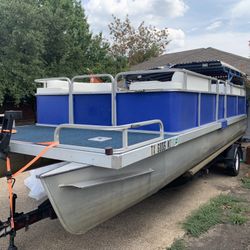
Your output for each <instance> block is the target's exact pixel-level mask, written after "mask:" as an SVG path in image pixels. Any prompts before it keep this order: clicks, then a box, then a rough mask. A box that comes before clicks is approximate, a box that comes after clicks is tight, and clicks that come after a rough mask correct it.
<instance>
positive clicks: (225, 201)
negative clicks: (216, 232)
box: [183, 195, 248, 237]
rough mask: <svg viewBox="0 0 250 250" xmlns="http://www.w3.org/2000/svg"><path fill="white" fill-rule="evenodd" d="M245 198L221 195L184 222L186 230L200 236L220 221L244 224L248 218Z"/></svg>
mask: <svg viewBox="0 0 250 250" xmlns="http://www.w3.org/2000/svg"><path fill="white" fill-rule="evenodd" d="M246 211H248V209H247V206H246V204H245V203H244V200H242V199H239V198H237V197H234V196H231V195H219V196H218V197H216V198H214V199H212V200H211V201H210V202H209V203H208V204H205V205H203V206H201V207H200V208H199V209H198V210H197V211H195V212H194V213H192V214H191V215H190V216H189V217H188V218H187V219H186V221H185V222H184V223H183V228H184V229H185V230H186V232H187V233H188V234H190V235H192V236H194V237H198V236H200V235H201V234H202V233H204V232H206V231H208V230H209V229H210V228H211V227H212V226H214V225H216V224H219V223H226V222H229V223H232V224H239V225H241V224H243V223H245V222H246V221H247V220H248V217H246V216H245V215H244V213H245V212H246Z"/></svg>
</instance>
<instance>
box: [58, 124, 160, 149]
mask: <svg viewBox="0 0 250 250" xmlns="http://www.w3.org/2000/svg"><path fill="white" fill-rule="evenodd" d="M153 124H158V125H159V136H158V137H156V138H153V139H148V140H146V141H143V142H138V143H134V144H132V145H129V143H128V132H129V129H136V128H138V127H143V126H147V125H153ZM62 129H83V130H99V131H120V132H121V133H122V147H121V148H118V149H113V152H121V151H125V150H131V149H134V148H137V147H142V146H146V145H148V144H151V143H155V142H158V141H161V140H163V139H164V126H163V123H162V121H161V120H149V121H143V122H135V123H131V124H125V125H120V126H99V125H84V124H83V125H82V124H61V125H59V126H57V127H56V129H55V132H54V141H56V142H59V144H60V133H61V130H62ZM156 135H157V134H156ZM85 148H86V147H85ZM88 148H91V147H88ZM95 151H97V150H95ZM100 151H101V152H103V149H101V150H100Z"/></svg>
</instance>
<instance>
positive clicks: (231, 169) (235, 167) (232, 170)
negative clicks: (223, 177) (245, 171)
mask: <svg viewBox="0 0 250 250" xmlns="http://www.w3.org/2000/svg"><path fill="white" fill-rule="evenodd" d="M240 159H241V152H240V148H239V147H235V148H234V154H233V158H232V159H231V160H229V161H227V164H226V165H227V170H228V174H229V175H230V176H237V175H238V174H239V172H240Z"/></svg>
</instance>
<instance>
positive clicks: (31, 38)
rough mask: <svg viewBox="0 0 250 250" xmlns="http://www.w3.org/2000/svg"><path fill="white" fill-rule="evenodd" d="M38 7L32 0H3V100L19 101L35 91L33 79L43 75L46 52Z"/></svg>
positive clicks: (0, 78)
mask: <svg viewBox="0 0 250 250" xmlns="http://www.w3.org/2000/svg"><path fill="white" fill-rule="evenodd" d="M37 11H38V7H37V6H35V5H34V4H32V0H30V1H28V0H25V1H18V0H2V1H0V20H1V22H0V103H2V102H3V100H4V98H5V97H8V98H10V97H12V98H11V99H14V100H15V101H16V102H17V103H18V102H20V100H21V98H23V97H24V96H29V95H30V94H31V93H33V86H32V85H31V82H32V81H33V80H34V78H36V77H38V76H41V75H43V62H42V60H41V55H42V53H43V52H44V46H43V39H44V36H43V34H42V26H41V19H40V16H37Z"/></svg>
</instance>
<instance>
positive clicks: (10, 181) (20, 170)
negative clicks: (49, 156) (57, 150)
mask: <svg viewBox="0 0 250 250" xmlns="http://www.w3.org/2000/svg"><path fill="white" fill-rule="evenodd" d="M39 144H41V145H47V146H46V147H45V148H44V149H43V150H42V151H41V152H40V153H39V154H38V155H37V156H36V157H34V158H33V159H32V160H31V161H30V162H28V163H27V164H26V165H25V166H23V167H22V168H21V169H19V170H18V171H17V172H16V173H14V174H13V175H11V176H8V177H7V183H8V191H9V201H10V225H11V228H12V229H13V230H14V229H15V225H14V211H13V183H12V180H13V178H14V177H16V176H17V175H19V174H21V173H22V172H24V171H25V170H26V169H28V168H29V167H30V166H31V165H32V164H34V163H35V162H36V161H37V160H39V159H40V158H41V157H42V156H43V155H44V154H45V153H46V152H47V151H48V150H49V149H50V148H53V147H55V146H57V145H58V144H59V142H42V143H39ZM6 168H7V172H8V173H11V164H10V158H9V157H7V159H6Z"/></svg>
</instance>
